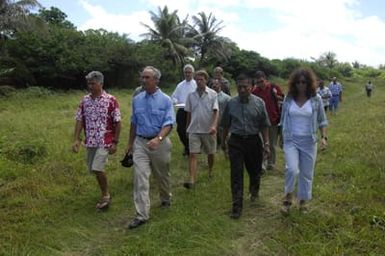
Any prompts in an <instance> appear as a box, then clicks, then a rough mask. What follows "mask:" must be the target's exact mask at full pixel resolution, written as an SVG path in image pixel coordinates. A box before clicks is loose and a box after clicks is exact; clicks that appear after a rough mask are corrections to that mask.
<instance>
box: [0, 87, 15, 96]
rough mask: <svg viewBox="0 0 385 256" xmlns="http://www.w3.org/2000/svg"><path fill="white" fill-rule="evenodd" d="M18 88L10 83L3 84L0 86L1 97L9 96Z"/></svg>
mask: <svg viewBox="0 0 385 256" xmlns="http://www.w3.org/2000/svg"><path fill="white" fill-rule="evenodd" d="M15 91H16V89H15V88H14V87H13V86H10V85H1V86H0V97H9V96H10V95H11V94H12V93H14V92H15Z"/></svg>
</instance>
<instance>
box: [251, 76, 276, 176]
mask: <svg viewBox="0 0 385 256" xmlns="http://www.w3.org/2000/svg"><path fill="white" fill-rule="evenodd" d="M255 83H256V86H255V88H254V90H253V91H252V93H253V94H254V95H255V96H258V97H260V98H261V99H263V101H264V102H265V106H266V111H267V114H268V115H269V119H270V124H271V126H270V127H269V144H270V155H269V157H265V159H264V162H263V165H262V169H263V170H276V167H275V163H276V146H277V141H278V135H279V128H278V123H279V119H280V117H281V104H282V101H283V98H284V94H283V92H282V89H281V87H280V86H278V85H276V84H274V83H271V82H269V81H268V80H267V78H266V75H265V73H264V72H263V71H257V72H256V75H255Z"/></svg>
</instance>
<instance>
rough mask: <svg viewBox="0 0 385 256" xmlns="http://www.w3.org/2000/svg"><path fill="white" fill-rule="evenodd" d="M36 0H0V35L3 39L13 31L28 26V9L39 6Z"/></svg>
mask: <svg viewBox="0 0 385 256" xmlns="http://www.w3.org/2000/svg"><path fill="white" fill-rule="evenodd" d="M40 6H41V5H40V4H39V2H38V1H37V0H20V1H12V0H0V17H1V19H0V37H1V38H2V39H5V38H6V37H8V36H11V35H12V34H13V33H14V32H16V31H18V30H22V29H25V28H28V27H29V26H30V25H31V24H32V23H31V22H30V21H31V19H33V18H34V17H32V16H30V15H29V13H30V9H33V8H35V7H40Z"/></svg>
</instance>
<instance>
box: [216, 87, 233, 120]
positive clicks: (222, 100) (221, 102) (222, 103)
mask: <svg viewBox="0 0 385 256" xmlns="http://www.w3.org/2000/svg"><path fill="white" fill-rule="evenodd" d="M230 99H231V97H230V96H229V95H227V94H226V93H224V92H223V91H220V92H219V93H218V106H219V121H220V120H222V115H223V111H224V110H225V107H226V105H227V103H228V102H229V100H230Z"/></svg>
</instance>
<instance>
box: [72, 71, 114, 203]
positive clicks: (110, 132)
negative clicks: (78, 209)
mask: <svg viewBox="0 0 385 256" xmlns="http://www.w3.org/2000/svg"><path fill="white" fill-rule="evenodd" d="M86 80H87V85H88V90H89V91H90V94H88V95H86V96H84V98H83V100H82V101H81V102H80V105H79V108H78V110H77V113H76V117H75V119H76V124H75V131H74V143H73V145H72V150H73V151H74V152H75V153H77V152H79V148H80V145H81V138H80V137H81V136H80V133H81V131H82V130H83V129H84V132H85V142H84V144H85V146H86V147H87V166H88V170H89V171H90V172H91V173H93V174H95V176H96V180H97V181H98V184H99V187H100V191H101V199H100V201H99V202H98V203H97V204H96V209H98V210H103V209H107V208H108V207H109V205H110V203H111V195H110V193H109V190H108V181H107V176H106V173H105V166H106V162H107V158H108V154H114V153H115V152H116V149H117V145H118V143H119V135H120V128H121V123H120V120H121V114H120V109H119V103H118V101H117V100H116V98H115V97H114V96H112V95H110V94H108V93H106V92H105V91H104V90H103V80H104V76H103V74H102V73H101V72H99V71H92V72H90V73H89V74H88V75H87V76H86Z"/></svg>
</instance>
